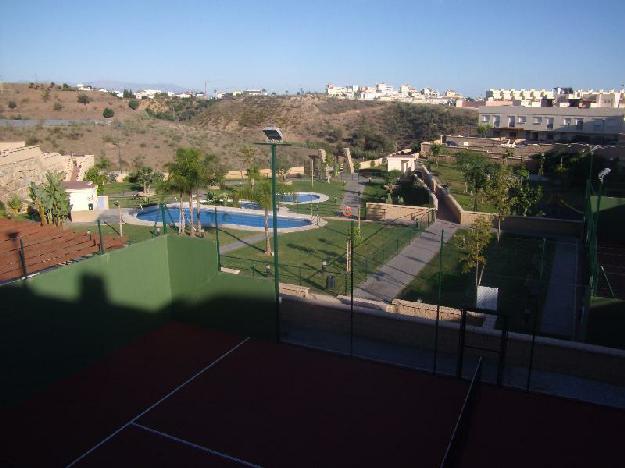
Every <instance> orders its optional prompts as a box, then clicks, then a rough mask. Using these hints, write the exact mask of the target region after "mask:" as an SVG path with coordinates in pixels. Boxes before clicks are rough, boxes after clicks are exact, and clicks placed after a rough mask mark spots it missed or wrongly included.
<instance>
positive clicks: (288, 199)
mask: <svg viewBox="0 0 625 468" xmlns="http://www.w3.org/2000/svg"><path fill="white" fill-rule="evenodd" d="M278 199H279V200H280V201H281V202H284V203H314V202H318V201H319V200H320V199H321V197H320V196H319V195H317V194H316V193H310V192H295V193H292V194H288V195H281V196H279V197H278Z"/></svg>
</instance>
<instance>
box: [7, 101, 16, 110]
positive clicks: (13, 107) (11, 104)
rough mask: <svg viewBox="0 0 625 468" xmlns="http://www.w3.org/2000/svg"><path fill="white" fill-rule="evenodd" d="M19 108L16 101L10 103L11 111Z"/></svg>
mask: <svg viewBox="0 0 625 468" xmlns="http://www.w3.org/2000/svg"><path fill="white" fill-rule="evenodd" d="M16 107H17V104H16V103H15V101H9V109H15V108H16Z"/></svg>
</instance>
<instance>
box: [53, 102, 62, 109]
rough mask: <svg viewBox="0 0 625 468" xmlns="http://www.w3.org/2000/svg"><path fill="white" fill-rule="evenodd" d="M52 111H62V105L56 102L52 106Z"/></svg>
mask: <svg viewBox="0 0 625 468" xmlns="http://www.w3.org/2000/svg"><path fill="white" fill-rule="evenodd" d="M52 109H54V110H55V111H60V110H62V109H63V104H61V103H60V102H58V101H57V102H55V103H54V105H53V106H52Z"/></svg>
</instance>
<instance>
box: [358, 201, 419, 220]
mask: <svg viewBox="0 0 625 468" xmlns="http://www.w3.org/2000/svg"><path fill="white" fill-rule="evenodd" d="M430 210H431V208H429V207H427V206H409V205H391V204H389V203H367V219H369V220H374V221H384V222H387V223H398V224H415V223H416V222H417V221H419V222H420V223H425V222H427V221H428V213H429V211H430Z"/></svg>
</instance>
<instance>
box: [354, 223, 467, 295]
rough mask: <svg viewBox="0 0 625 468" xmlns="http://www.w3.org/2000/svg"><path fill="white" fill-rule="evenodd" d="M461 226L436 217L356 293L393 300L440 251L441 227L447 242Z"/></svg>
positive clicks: (355, 291) (356, 290)
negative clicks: (435, 219) (434, 220)
mask: <svg viewBox="0 0 625 468" xmlns="http://www.w3.org/2000/svg"><path fill="white" fill-rule="evenodd" d="M458 228H459V225H457V224H454V223H451V222H449V221H443V220H437V221H436V222H434V223H433V224H432V225H431V226H430V227H428V228H427V230H426V231H424V232H423V233H422V234H421V235H420V236H418V237H416V238H414V239H413V240H412V242H410V244H408V245H407V246H406V247H404V248H403V249H402V251H401V252H399V254H397V255H396V256H395V257H393V258H392V259H390V260H389V261H387V262H386V263H385V264H384V265H382V266H381V267H380V268H378V270H377V271H376V272H375V273H372V274H371V275H369V277H368V278H367V279H366V280H365V281H364V282H363V283H362V284H360V286H359V287H358V288H356V289H355V290H354V296H356V297H362V298H365V299H374V300H379V301H385V302H391V301H392V300H393V299H394V298H396V297H397V296H398V295H399V293H400V292H401V291H402V289H404V288H405V287H406V286H407V285H408V283H410V282H411V281H412V280H413V279H414V277H415V276H416V275H417V274H418V273H419V272H420V271H421V269H422V268H423V267H424V266H425V265H427V263H428V262H429V261H430V260H432V258H434V256H435V255H436V254H437V253H438V251H439V248H440V241H441V231H444V234H443V241H444V242H447V241H448V240H449V239H450V238H451V236H453V234H454V233H455V232H456V230H457V229H458Z"/></svg>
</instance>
